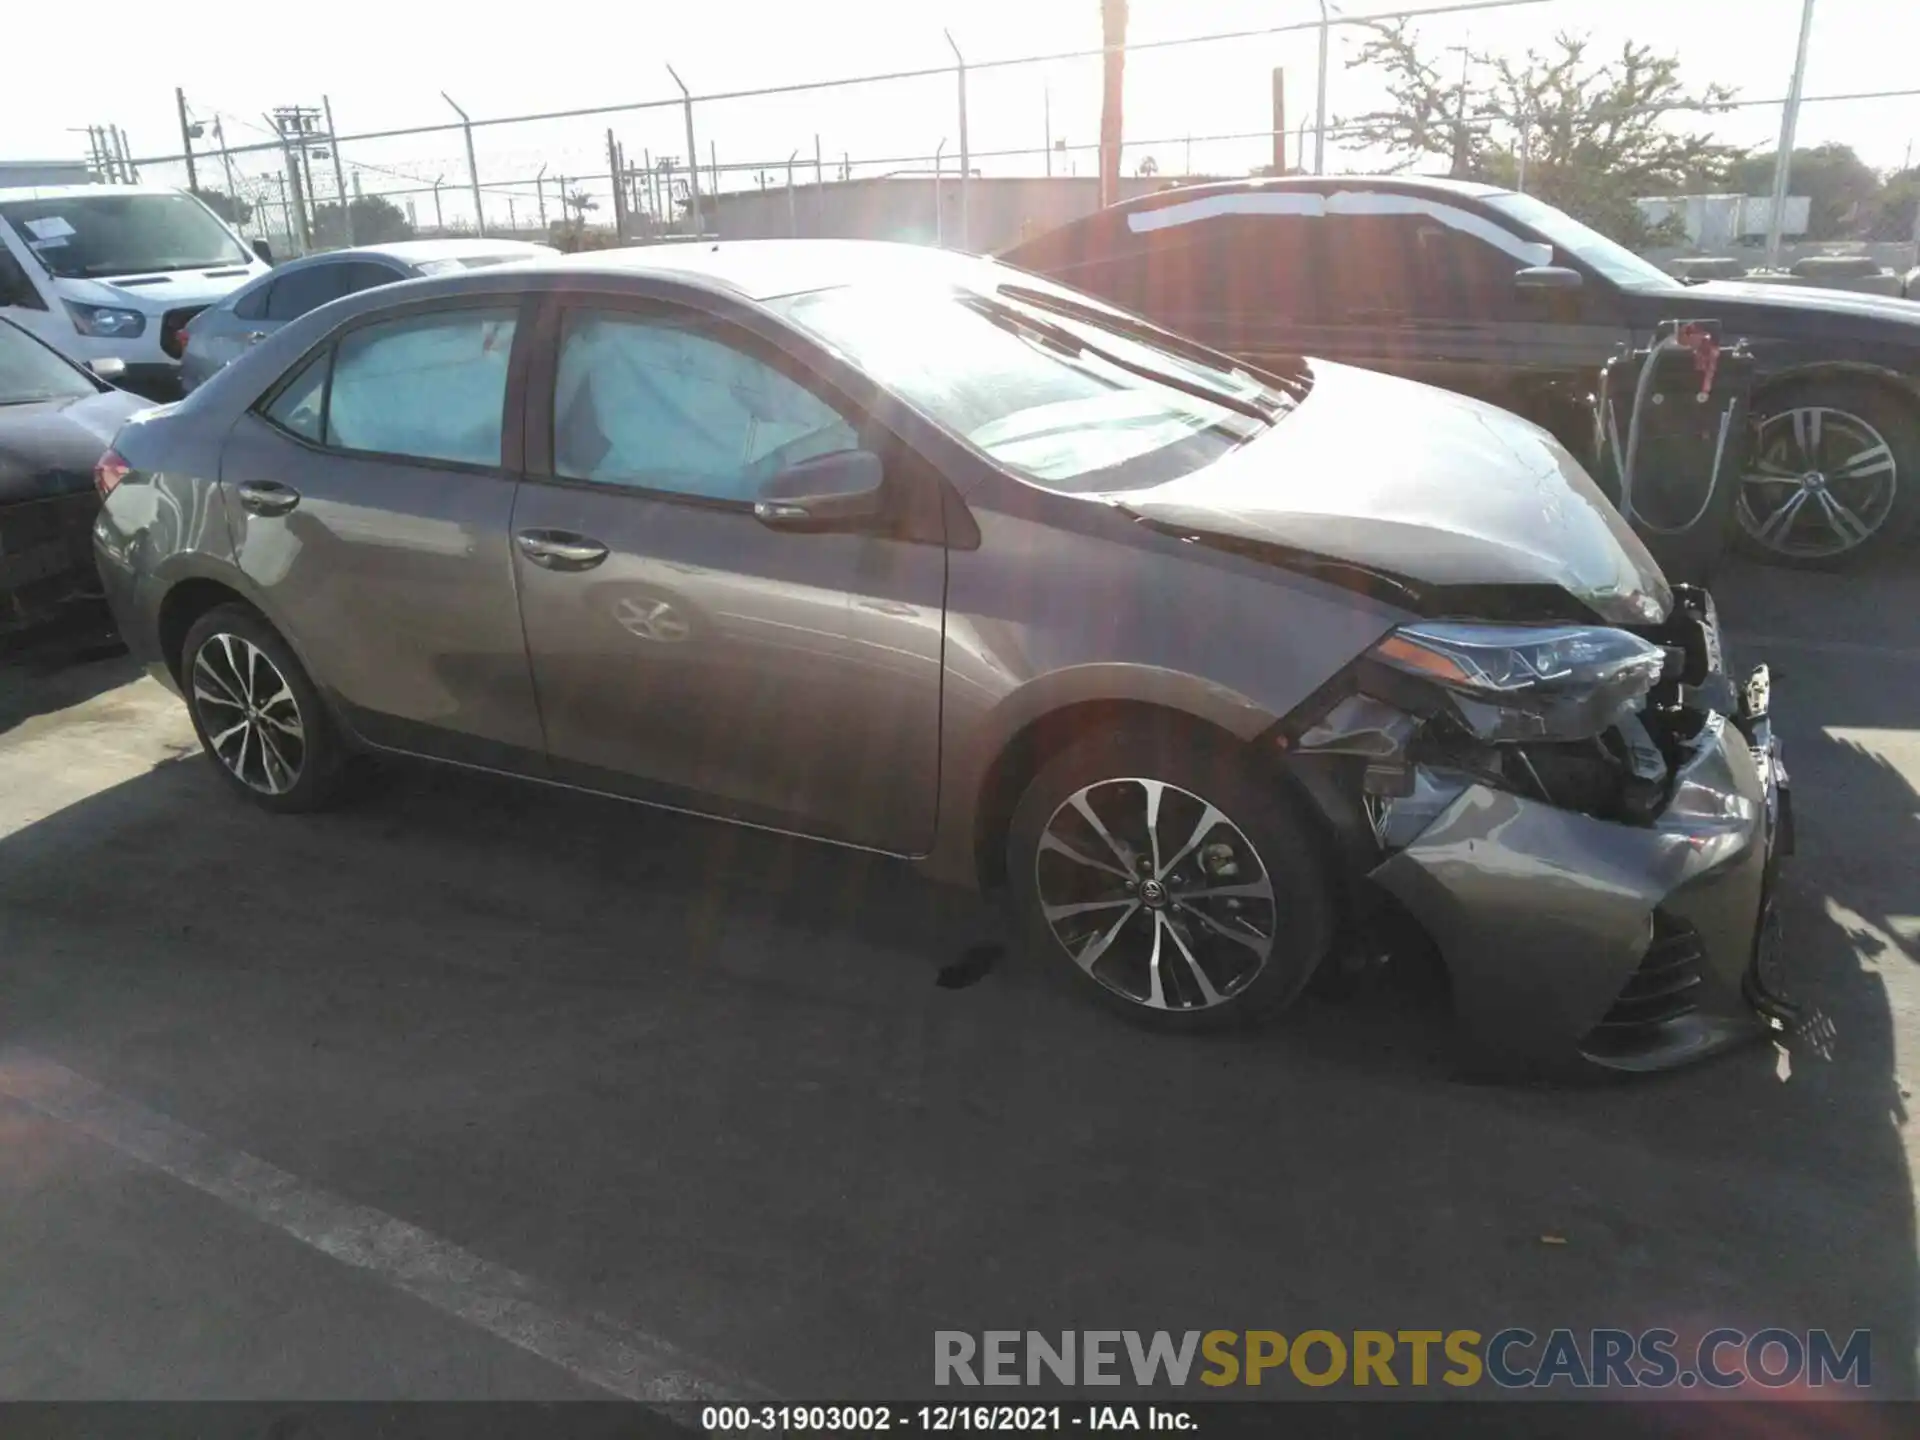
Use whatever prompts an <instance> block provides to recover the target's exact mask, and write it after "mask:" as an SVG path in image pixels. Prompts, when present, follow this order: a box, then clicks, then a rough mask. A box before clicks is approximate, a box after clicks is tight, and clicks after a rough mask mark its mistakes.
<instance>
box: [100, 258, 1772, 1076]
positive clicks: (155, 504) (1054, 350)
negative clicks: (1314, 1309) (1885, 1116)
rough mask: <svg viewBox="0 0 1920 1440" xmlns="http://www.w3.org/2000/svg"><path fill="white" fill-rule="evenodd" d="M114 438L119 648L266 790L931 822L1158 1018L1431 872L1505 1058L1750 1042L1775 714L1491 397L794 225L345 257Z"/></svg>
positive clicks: (804, 830) (1247, 1002) (1296, 959)
mask: <svg viewBox="0 0 1920 1440" xmlns="http://www.w3.org/2000/svg"><path fill="white" fill-rule="evenodd" d="M115 450H116V452H117V453H116V454H115V455H114V456H112V457H111V458H110V459H109V460H108V461H106V462H105V463H104V466H103V474H102V483H103V485H106V486H108V487H109V488H110V494H109V496H108V499H107V502H106V510H105V519H104V522H103V523H102V524H101V526H100V527H99V529H98V531H97V548H98V552H99V560H100V566H101V570H102V573H103V575H104V576H105V578H106V581H107V586H108V590H109V592H110V595H111V597H112V600H113V604H114V608H115V610H116V612H117V614H118V615H119V617H120V619H121V622H122V625H123V628H124V631H125V633H126V636H127V639H128V642H129V644H131V645H132V646H133V647H134V649H135V651H136V652H137V653H138V654H140V655H141V656H143V657H145V659H146V660H147V661H148V662H149V663H150V665H151V667H152V669H153V671H154V673H155V674H156V675H157V676H159V677H160V678H161V679H162V680H163V681H164V682H165V683H167V684H170V685H174V686H176V687H178V688H179V690H181V691H182V692H183V693H184V695H185V697H186V701H187V705H188V707H189V709H190V710H191V713H192V716H193V721H194V725H195V727H196V729H197V730H198V732H199V734H200V736H201V740H202V743H203V744H204V745H205V747H206V749H207V751H208V753H209V755H210V756H212V757H213V760H214V764H215V767H216V769H217V771H218V773H219V774H220V776H221V777H222V778H223V781H224V783H225V784H226V785H228V786H229V787H231V788H232V789H233V790H235V791H237V792H239V793H241V794H243V795H246V796H247V797H249V798H250V799H252V800H254V801H256V802H258V803H259V804H261V805H263V806H265V807H267V808H269V809H273V810H303V809H307V808H310V807H312V806H316V805H319V804H321V803H323V802H325V801H327V800H329V799H331V798H333V797H334V795H335V794H336V793H337V791H338V789H339V787H340V784H341V781H342V778H343V775H344V774H345V772H346V769H347V766H348V763H349V759H350V757H351V756H352V755H353V754H354V753H355V752H356V751H400V752H405V753H408V754H412V755H417V756H425V757H429V758H434V759H440V760H448V761H455V762H460V763H463V764H467V765H473V766H481V767H484V768H487V769H490V770H495V771H503V772H506V773H509V774H513V775H519V776H526V777H530V778H533V779H537V780H545V781H551V782H557V783H562V784H566V785H571V786H576V787H583V788H586V789H590V790H595V791H600V792H604V793H607V794H610V795H617V796H623V797H627V798H630V799H634V800H639V801H644V802H647V803H650V804H654V805H659V806H665V807H668V808H671V809H677V810H682V811H691V812H695V813H698V814H702V815H708V816H715V817H718V818H721V819H725V820H730V821H735V822H738V823H742V824H747V825H755V826H761V827H767V828H772V829H776V830H780V831H784V832H788V833H793V834H798V835H803V836H809V837H814V838H817V839H821V840H826V841H832V842H837V843H839V844H842V845H848V846H854V847H858V848H861V849H865V850H869V851H879V852H884V853H886V854H889V855H895V856H900V857H909V858H911V859H913V860H915V861H917V862H918V863H919V864H920V865H922V866H923V867H925V869H926V870H927V871H928V872H930V873H931V874H933V875H935V876H937V877H940V878H943V879H947V880H954V881H959V882H963V883H966V884H972V885H983V886H988V887H994V886H1000V885H1003V884H1004V885H1006V886H1009V887H1010V888H1011V891H1012V896H1013V903H1014V905H1015V910H1016V913H1017V916H1018V920H1019V924H1020V926H1021V927H1022V932H1023V934H1024V936H1025V938H1026V940H1027V942H1028V943H1029V945H1030V946H1031V948H1032V950H1033V951H1034V953H1036V954H1037V955H1038V956H1039V957H1040V958H1041V960H1042V961H1043V962H1044V963H1045V964H1046V965H1047V966H1049V967H1051V968H1053V969H1054V970H1055V971H1057V972H1058V973H1060V974H1061V975H1062V976H1064V977H1066V979H1067V980H1068V981H1069V982H1070V983H1073V984H1077V985H1082V986H1084V987H1085V988H1086V989H1087V990H1088V991H1089V992H1091V993H1092V994H1094V995H1096V996H1100V997H1103V998H1104V999H1106V1000H1108V1001H1110V1002H1112V1003H1113V1004H1115V1005H1117V1006H1119V1007H1120V1008H1122V1009H1123V1010H1125V1011H1127V1012H1129V1013H1131V1014H1134V1015H1136V1016H1139V1017H1141V1018H1143V1019H1149V1020H1153V1021H1157V1022H1160V1023H1163V1024H1167V1025H1172V1026H1175V1027H1185V1026H1191V1025H1195V1024H1207V1023H1212V1022H1218V1021H1228V1020H1234V1019H1238V1018H1242V1017H1250V1016H1255V1015H1259V1014H1263V1013H1266V1012H1269V1011H1271V1010H1274V1009H1276V1008H1279V1007H1281V1006H1284V1005H1285V1004H1286V1003H1287V1002H1288V1001H1290V1000H1292V999H1293V998H1294V996H1296V995H1297V994H1298V993H1299V991H1300V989H1301V987H1302V986H1303V985H1304V984H1305V983H1306V982H1307V980H1308V978H1309V977H1310V976H1311V975H1312V974H1313V973H1314V971H1315V969H1316V968H1317V967H1319V966H1320V965H1321V964H1322V963H1323V962H1325V961H1327V959H1328V957H1329V955H1330V954H1335V953H1336V952H1337V953H1339V954H1341V955H1345V954H1347V953H1350V952H1352V951H1355V950H1358V951H1361V952H1364V951H1366V949H1367V948H1368V947H1369V946H1370V945H1371V944H1372V943H1373V941H1372V939H1370V938H1369V937H1371V936H1373V935H1375V934H1376V933H1385V931H1384V927H1382V926H1381V924H1380V921H1379V917H1380V916H1381V915H1382V914H1383V913H1385V912H1386V911H1387V910H1388V908H1389V907H1391V906H1393V905H1395V904H1398V905H1401V906H1404V907H1405V911H1406V912H1407V913H1408V914H1410V915H1411V917H1412V918H1413V920H1414V922H1416V924H1417V925H1418V926H1421V927H1424V929H1425V932H1426V934H1427V935H1428V936H1430V937H1431V939H1432V941H1433V942H1434V943H1436V944H1437V946H1438V949H1439V952H1440V954H1441V955H1442V956H1443V957H1444V959H1445V961H1446V963H1447V965H1448V967H1449V971H1450V974H1451V977H1452V982H1453V994H1454V998H1455V1001H1456V1003H1457V1005H1458V1008H1459V1011H1460V1013H1461V1015H1462V1016H1463V1017H1464V1018H1465V1020H1466V1021H1467V1023H1468V1025H1469V1026H1470V1027H1471V1028H1472V1029H1473V1031H1474V1032H1475V1033H1477V1034H1478V1035H1480V1036H1481V1037H1482V1038H1483V1039H1485V1040H1486V1041H1487V1042H1489V1043H1491V1044H1494V1045H1497V1046H1500V1047H1503V1048H1506V1049H1509V1050H1512V1051H1518V1052H1522V1053H1525V1054H1528V1055H1531V1056H1534V1057H1537V1058H1540V1059H1547V1060H1570V1061H1576V1062H1583V1063H1590V1064H1596V1065H1600V1066H1607V1067H1614V1068H1625V1069H1644V1068H1652V1067H1657V1066H1664V1065H1670V1064H1675V1063H1678V1062H1681V1061H1684V1060H1687V1059H1691V1058H1693V1057H1696V1056H1699V1055H1702V1054H1705V1053H1708V1052H1710V1051H1712V1050H1715V1049H1717V1048H1720V1047H1721V1046H1724V1045H1727V1044H1730V1043H1732V1042H1733V1041H1735V1040H1737V1039H1739V1038H1740V1037H1742V1036H1745V1035H1749V1034H1752V1033H1754V1032H1755V1030H1756V1027H1757V1026H1758V1023H1759V1022H1758V1021H1757V1020H1756V1017H1755V1013H1754V1011H1753V1009H1752V1008H1751V1002H1752V1000H1753V998H1754V997H1756V996H1758V995H1759V993H1760V992H1759V991H1758V990H1757V989H1756V984H1757V981H1756V977H1757V975H1758V970H1757V966H1758V965H1759V963H1760V960H1761V958H1762V955H1763V952H1764V951H1765V950H1766V945H1765V944H1764V943H1763V942H1764V940H1765V937H1766V935H1767V934H1768V933H1769V930H1768V927H1767V926H1766V924H1765V918H1764V917H1765V916H1766V914H1767V896H1768V893H1769V885H1770V879H1771V876H1772V873H1773V860H1774V856H1775V853H1776V849H1777V848H1778V847H1777V846H1776V843H1775V841H1776V835H1777V833H1778V831H1777V829H1776V827H1777V824H1778V820H1779V816H1780V814H1781V811H1780V807H1779V798H1780V791H1779V789H1778V779H1779V772H1778V769H1777V766H1776V764H1775V754H1774V748H1773V745H1772V742H1771V740H1770V737H1769V735H1768V733H1767V730H1766V724H1765V721H1764V719H1763V718H1761V712H1762V711H1763V709H1764V706H1763V705H1759V704H1755V703H1748V704H1745V705H1743V706H1739V707H1736V705H1735V702H1734V697H1733V691H1732V689H1731V687H1730V686H1729V685H1728V684H1727V682H1726V680H1725V678H1724V677H1723V676H1721V675H1720V674H1719V668H1720V667H1719V658H1718V656H1719V651H1718V647H1717V634H1718V631H1717V627H1716V625H1715V622H1714V619H1713V614H1712V610H1711V606H1710V603H1709V602H1708V601H1707V600H1706V598H1705V596H1704V595H1702V594H1699V593H1696V592H1685V591H1682V592H1680V593H1676V592H1675V591H1674V590H1673V589H1672V588H1670V587H1669V586H1668V584H1667V583H1666V582H1665V581H1664V580H1663V578H1662V577H1661V575H1660V573H1659V571H1658V569H1657V568H1656V567H1655V566H1654V565H1653V564H1652V562H1651V561H1650V560H1649V558H1648V556H1647V553H1646V551H1645V550H1644V549H1643V548H1642V547H1641V545H1640V543H1639V542H1638V540H1637V539H1635V537H1634V536H1633V535H1632V533H1631V532H1630V531H1628V530H1627V529H1626V528H1625V526H1624V524H1623V522H1622V521H1621V520H1620V517H1619V516H1618V515H1617V514H1616V513H1615V512H1614V510H1613V509H1612V508H1611V507H1610V506H1609V505H1608V504H1607V503H1606V501H1605V499H1604V498H1603V497H1602V496H1601V495H1600V493H1599V492H1598V491H1597V490H1596V489H1595V488H1594V485H1593V484H1592V482H1591V481H1590V480H1589V479H1588V478H1587V476H1586V474H1585V473H1584V472H1583V471H1582V470H1581V468H1580V466H1579V465H1578V464H1577V463H1576V462H1575V461H1574V460H1573V459H1572V457H1571V456H1570V455H1568V454H1567V452H1566V451H1565V450H1564V449H1563V448H1561V446H1560V445H1559V444H1557V443H1556V442H1555V441H1554V440H1553V439H1552V437H1551V436H1549V435H1548V434H1547V433H1546V432H1545V431H1543V430H1541V429H1539V428H1538V427H1536V426H1534V425H1532V424H1530V423H1529V422H1527V421H1525V420H1522V419H1519V418H1517V417H1515V416H1512V415H1508V414H1505V413H1503V412H1501V411H1498V410H1495V409H1493V408H1491V407H1488V406H1485V405H1482V404H1479V403H1477V402H1475V401H1471V400H1467V399H1464V398H1460V397H1457V396H1452V395H1447V394H1444V393H1443V392H1440V391H1437V390H1432V389H1427V388H1423V387H1420V386H1414V385H1408V384H1406V383H1405V382H1403V381H1400V380H1396V379H1393V378H1391V377H1389V376H1384V375H1374V374H1370V373H1368V372H1366V371H1363V370H1356V369H1351V368H1348V367H1346V366H1342V365H1334V364H1328V363H1325V362H1321V361H1314V362H1312V363H1310V364H1301V365H1296V366H1294V367H1292V368H1291V369H1289V370H1286V371H1284V372H1275V373H1255V372H1253V371H1250V370H1247V369H1244V368H1240V367H1238V366H1236V365H1235V364H1234V362H1232V361H1229V360H1227V359H1226V358H1225V357H1224V356H1221V355H1219V354H1217V353H1215V352H1212V351H1209V350H1205V349H1202V348H1200V347H1199V346H1196V345H1194V344H1192V343H1191V342H1188V341H1183V340H1179V339H1176V338H1175V337H1172V336H1170V335H1166V334H1164V333H1163V332H1159V331H1156V330H1155V329H1154V328H1153V327H1151V326H1146V325H1143V324H1142V323H1140V322H1138V321H1136V320H1133V319H1131V318H1129V317H1126V316H1123V315H1121V314H1118V313H1117V312H1114V311H1112V310H1110V309H1108V308H1106V307H1104V306H1101V305H1099V304H1098V303H1097V302H1094V301H1092V300H1089V299H1087V298H1085V297H1082V296H1078V295H1076V294H1074V293H1073V292H1071V291H1067V290H1064V289H1061V288H1059V287H1057V286H1054V285H1051V284H1048V283H1047V282H1045V281H1040V280H1035V279H1033V278H1031V277H1029V276H1026V275H1024V274H1022V273H1020V272H1018V271H1014V270H1010V269H1007V268H1005V267H1003V266H1000V265H996V264H994V263H993V262H991V261H986V260H980V259H975V258H971V257H963V256H957V255H950V254H945V253H943V252H939V251H933V250H925V249H917V248H913V247H904V246H890V245H881V244H860V243H853V242H834V241H760V242H748V243H744V244H737V245H685V246H659V247H653V248H649V249H646V250H641V251H627V252H608V253H602V254H597V255H582V256H578V257H574V258H572V259H570V260H566V261H558V262H545V263H533V264H527V265H517V266H511V267H503V268H500V269H496V270H488V271H477V272H471V273H467V274H463V275H459V276H447V277H442V278H436V279H431V280H420V281H410V282H406V283H403V284H401V285H397V286H393V287H390V288H386V289H381V290H377V291H370V292H367V293H364V294H360V295H355V296H351V297H348V298H347V299H344V300H339V301H336V302H334V303H333V304H331V305H328V306H326V307H324V308H323V309H320V310H317V311H315V312H314V313H313V314H311V315H308V316H306V317H305V318H303V319H301V320H297V321H295V322H293V323H292V324H290V325H288V326H287V327H286V328H285V329H284V330H282V331H281V332H280V333H279V334H277V335H275V336H273V337H271V338H270V339H268V340H265V341H263V342H262V343H261V344H260V345H259V346H258V347H256V348H255V349H254V350H252V351H251V352H249V353H248V354H247V355H246V356H244V357H243V358H242V359H240V360H239V361H237V362H236V363H235V364H233V365H232V366H230V367H228V368H227V369H226V370H224V371H222V372H221V373H220V374H219V375H217V376H215V377H214V378H213V379H212V380H211V381H209V382H208V383H207V384H206V385H205V386H203V387H201V388H200V389H199V390H197V391H195V392H194V394H192V395H191V396H189V397H188V398H187V399H186V400H184V401H182V402H181V403H180V404H179V405H177V406H174V407H172V408H171V409H169V410H168V411H166V412H164V413H156V414H154V415H151V416H148V417H144V418H142V419H139V420H137V421H135V422H134V423H132V424H130V425H129V426H128V427H127V428H126V429H125V430H124V431H123V432H122V433H121V435H120V437H119V438H118V440H117V441H116V442H115ZM1683 682H1684V688H1683ZM1716 707H1717V708H1716ZM1736 710H1737V713H1731V712H1736Z"/></svg>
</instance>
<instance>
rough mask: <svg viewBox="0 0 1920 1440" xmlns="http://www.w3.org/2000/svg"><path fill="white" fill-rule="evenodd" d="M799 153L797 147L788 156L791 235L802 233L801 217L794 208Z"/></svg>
mask: <svg viewBox="0 0 1920 1440" xmlns="http://www.w3.org/2000/svg"><path fill="white" fill-rule="evenodd" d="M799 153H800V147H799V146H798V145H796V146H794V147H793V154H792V155H789V156H787V234H789V235H798V234H799V233H800V217H799V215H798V214H797V213H796V212H795V210H794V206H793V162H794V157H795V156H797V155H799Z"/></svg>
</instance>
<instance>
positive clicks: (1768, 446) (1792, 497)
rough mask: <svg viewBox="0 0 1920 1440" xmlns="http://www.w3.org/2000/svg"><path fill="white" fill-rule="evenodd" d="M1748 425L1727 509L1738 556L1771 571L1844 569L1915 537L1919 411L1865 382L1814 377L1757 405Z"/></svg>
mask: <svg viewBox="0 0 1920 1440" xmlns="http://www.w3.org/2000/svg"><path fill="white" fill-rule="evenodd" d="M1753 427H1754V441H1753V446H1752V451H1751V453H1750V454H1749V455H1748V457H1747V467H1746V473H1745V474H1744V475H1743V476H1742V477H1741V485H1740V493H1739V495H1738V496H1737V497H1736V498H1735V501H1734V517H1735V522H1736V528H1735V535H1736V541H1737V543H1738V545H1739V547H1740V549H1741V550H1742V551H1743V552H1744V553H1746V554H1748V555H1750V556H1753V557H1754V558H1755V559H1758V560H1764V561H1765V562H1767V563H1768V564H1770V565H1786V566H1791V567H1794V568H1796V569H1803V570H1845V569H1849V568H1851V567H1852V566H1854V565H1856V564H1859V563H1861V562H1863V561H1865V560H1867V559H1868V558H1869V557H1871V556H1873V555H1876V554H1878V553H1880V552H1881V551H1884V550H1887V549H1890V548H1892V547H1894V546H1896V545H1898V544H1899V543H1900V542H1901V541H1902V540H1903V539H1905V538H1906V537H1907V536H1908V535H1909V534H1911V533H1912V531H1913V527H1914V524H1915V521H1916V519H1920V409H1916V408H1915V406H1914V405H1912V404H1911V403H1907V404H1902V403H1901V401H1900V400H1899V399H1898V398H1897V397H1896V396H1894V395H1891V394H1889V393H1888V392H1887V391H1886V390H1884V389H1882V388H1881V387H1880V386H1878V385H1875V384H1873V383H1872V382H1870V381H1866V380H1862V379H1859V378H1857V377H1850V376H1844V375H1834V376H1817V377H1815V378H1813V379H1809V380H1800V381H1795V382H1793V383H1791V384H1787V385H1782V386H1781V387H1780V388H1778V389H1777V390H1772V391H1768V392H1767V393H1765V394H1764V395H1762V396H1760V397H1758V398H1756V399H1755V401H1754V402H1753ZM1815 477H1817V482H1816V480H1815Z"/></svg>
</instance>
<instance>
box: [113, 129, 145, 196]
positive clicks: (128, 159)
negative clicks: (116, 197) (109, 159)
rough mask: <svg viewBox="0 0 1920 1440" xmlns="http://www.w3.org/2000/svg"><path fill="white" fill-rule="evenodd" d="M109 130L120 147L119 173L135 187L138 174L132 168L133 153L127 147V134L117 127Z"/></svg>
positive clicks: (137, 181) (138, 179)
mask: <svg viewBox="0 0 1920 1440" xmlns="http://www.w3.org/2000/svg"><path fill="white" fill-rule="evenodd" d="M111 128H112V130H113V138H114V141H115V142H116V143H117V144H118V145H119V147H120V171H121V173H122V174H123V175H125V176H126V177H127V183H128V184H129V185H137V184H138V183H139V182H140V172H139V171H138V170H136V169H134V168H133V151H132V149H130V148H129V147H128V145H127V132H126V131H124V130H122V129H121V128H120V127H119V126H118V125H115V126H113V127H111Z"/></svg>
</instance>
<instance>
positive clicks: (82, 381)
mask: <svg viewBox="0 0 1920 1440" xmlns="http://www.w3.org/2000/svg"><path fill="white" fill-rule="evenodd" d="M98 393H99V390H98V388H97V387H96V386H95V385H94V384H93V382H92V381H90V380H89V379H87V377H86V376H85V375H83V374H81V373H80V372H79V371H78V370H76V369H74V368H73V366H71V365H69V364H68V363H67V362H66V361H65V360H62V359H61V358H60V357H59V356H58V355H56V354H54V353H53V351H51V350H49V349H48V348H47V347H46V346H45V345H42V344H41V343H40V342H39V341H38V340H36V339H34V338H33V337H32V336H31V335H28V334H26V333H25V332H23V331H20V330H16V329H15V328H14V327H13V326H11V325H9V324H7V323H6V322H5V321H3V320H0V405H26V404H29V403H31V402H32V401H35V400H78V399H82V398H84V397H85V396H88V395H95V394H98Z"/></svg>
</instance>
